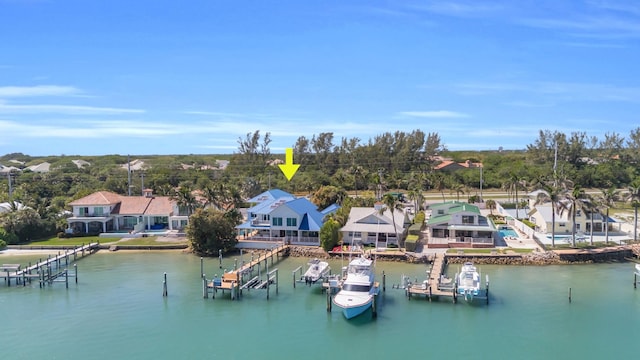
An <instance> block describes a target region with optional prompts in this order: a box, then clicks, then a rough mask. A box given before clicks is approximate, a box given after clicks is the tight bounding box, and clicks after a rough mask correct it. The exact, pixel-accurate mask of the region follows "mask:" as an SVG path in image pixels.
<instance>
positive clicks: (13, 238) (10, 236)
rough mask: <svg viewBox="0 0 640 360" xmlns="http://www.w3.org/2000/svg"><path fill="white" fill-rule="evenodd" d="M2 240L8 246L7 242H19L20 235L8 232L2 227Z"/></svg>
mask: <svg viewBox="0 0 640 360" xmlns="http://www.w3.org/2000/svg"><path fill="white" fill-rule="evenodd" d="M0 241H2V242H3V243H4V246H7V244H9V245H13V244H17V243H18V236H17V235H16V234H14V233H11V232H7V231H6V230H5V229H3V228H1V227H0ZM4 246H2V247H4Z"/></svg>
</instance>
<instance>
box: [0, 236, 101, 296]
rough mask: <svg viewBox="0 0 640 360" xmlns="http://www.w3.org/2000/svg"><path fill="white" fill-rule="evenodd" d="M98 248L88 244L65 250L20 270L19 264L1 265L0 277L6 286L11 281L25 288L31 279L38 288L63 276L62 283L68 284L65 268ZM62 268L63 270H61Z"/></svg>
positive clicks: (96, 244) (95, 244) (93, 244)
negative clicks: (35, 280)
mask: <svg viewBox="0 0 640 360" xmlns="http://www.w3.org/2000/svg"><path fill="white" fill-rule="evenodd" d="M99 248H100V244H98V243H90V244H87V245H82V246H79V247H75V248H72V249H65V251H64V253H61V252H59V253H58V255H56V256H53V257H51V256H50V257H48V258H47V259H45V260H41V261H38V262H37V263H36V264H35V265H31V264H29V265H28V266H27V267H26V268H24V269H21V267H22V266H21V265H20V264H2V266H0V277H2V278H4V279H5V283H6V284H7V286H11V280H15V283H16V285H17V284H19V283H22V284H23V285H25V286H26V284H27V282H31V280H32V279H38V281H39V282H40V287H43V286H44V284H47V283H49V284H51V283H53V282H55V281H57V280H59V279H61V278H62V277H63V276H64V277H65V279H64V280H62V281H65V282H67V283H68V276H69V271H68V270H67V267H68V266H69V264H70V263H72V262H73V261H75V260H76V259H77V257H78V255H80V256H82V257H84V256H85V253H86V255H90V254H92V253H94V252H95V251H97V250H98V249H99ZM63 267H64V269H63V270H61V269H62V268H63ZM74 268H75V269H76V271H75V272H74V274H73V275H74V276H76V282H77V267H75V266H74ZM34 272H35V274H34Z"/></svg>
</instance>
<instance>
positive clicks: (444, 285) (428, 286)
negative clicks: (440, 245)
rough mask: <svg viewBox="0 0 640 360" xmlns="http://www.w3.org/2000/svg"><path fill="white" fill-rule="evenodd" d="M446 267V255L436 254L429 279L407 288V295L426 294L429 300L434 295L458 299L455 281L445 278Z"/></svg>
mask: <svg viewBox="0 0 640 360" xmlns="http://www.w3.org/2000/svg"><path fill="white" fill-rule="evenodd" d="M444 269H445V255H444V254H436V256H435V259H434V260H433V263H432V264H431V271H429V279H428V280H427V281H426V282H425V283H423V284H414V285H412V286H410V287H408V288H407V296H408V297H409V298H411V295H426V296H427V298H428V299H429V301H431V298H432V297H450V298H452V300H453V302H456V301H457V296H456V291H455V282H453V281H452V280H451V279H445V278H444V277H443V276H442V275H443V273H444Z"/></svg>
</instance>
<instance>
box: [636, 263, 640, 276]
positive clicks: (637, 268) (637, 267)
mask: <svg viewBox="0 0 640 360" xmlns="http://www.w3.org/2000/svg"><path fill="white" fill-rule="evenodd" d="M636 274H638V275H640V264H636Z"/></svg>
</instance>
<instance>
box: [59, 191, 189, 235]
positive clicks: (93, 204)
mask: <svg viewBox="0 0 640 360" xmlns="http://www.w3.org/2000/svg"><path fill="white" fill-rule="evenodd" d="M69 205H71V206H72V207H73V216H72V217H70V218H68V219H67V223H68V224H69V228H71V229H73V230H74V231H77V232H84V233H100V232H109V231H122V230H125V231H126V230H128V231H130V232H139V231H144V230H149V229H153V230H156V229H168V230H173V229H181V228H182V227H184V226H185V225H186V224H187V223H188V216H184V215H180V213H179V209H178V204H177V203H176V202H175V201H174V200H172V199H171V198H170V197H168V196H154V195H153V194H152V192H151V191H150V190H145V194H144V195H143V196H122V195H118V194H116V193H112V192H110V191H98V192H95V193H93V194H91V195H88V196H85V197H83V198H80V199H78V200H75V201H72V202H71V203H69Z"/></svg>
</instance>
